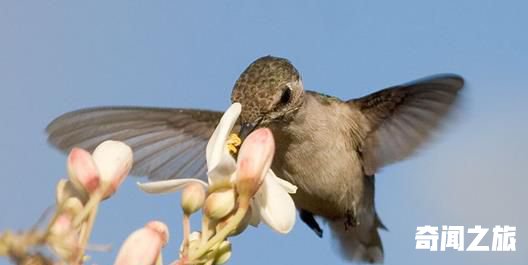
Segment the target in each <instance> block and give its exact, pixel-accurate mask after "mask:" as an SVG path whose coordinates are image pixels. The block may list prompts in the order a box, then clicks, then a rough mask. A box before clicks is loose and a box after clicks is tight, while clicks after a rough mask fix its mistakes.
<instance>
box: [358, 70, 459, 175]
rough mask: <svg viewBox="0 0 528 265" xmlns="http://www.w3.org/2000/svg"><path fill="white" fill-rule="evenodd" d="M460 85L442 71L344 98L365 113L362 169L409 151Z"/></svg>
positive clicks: (438, 121)
mask: <svg viewBox="0 0 528 265" xmlns="http://www.w3.org/2000/svg"><path fill="white" fill-rule="evenodd" d="M463 86H464V79H463V78H462V77H460V76H458V75H453V74H444V75H437V76H431V77H427V78H423V79H420V80H416V81H413V82H410V83H407V84H403V85H399V86H394V87H389V88H386V89H383V90H381V91H378V92H375V93H372V94H370V95H367V96H365V97H362V98H358V99H353V100H350V101H348V103H349V104H351V105H354V107H356V108H359V110H360V111H361V113H362V114H363V116H364V117H365V119H366V121H367V123H368V126H367V135H366V138H365V141H364V144H363V146H361V147H360V150H359V151H360V152H361V154H362V158H363V162H364V163H363V166H364V170H365V173H366V174H368V175H374V173H375V172H376V170H377V169H379V168H380V167H383V166H384V165H387V164H390V163H393V162H396V161H399V160H402V159H404V158H406V157H408V156H409V155H411V154H412V153H413V152H414V151H415V150H416V149H417V147H419V146H420V144H422V143H424V142H425V141H426V140H427V139H428V138H429V137H430V136H431V133H432V132H433V131H434V130H435V129H436V128H438V127H439V125H440V124H441V122H442V120H443V119H444V118H445V117H446V115H447V114H448V112H449V110H450V109H452V106H453V105H454V103H455V102H456V101H457V96H458V94H459V92H460V90H461V89H462V87H463Z"/></svg>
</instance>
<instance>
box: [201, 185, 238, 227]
mask: <svg viewBox="0 0 528 265" xmlns="http://www.w3.org/2000/svg"><path fill="white" fill-rule="evenodd" d="M234 208H235V190H234V189H220V190H217V191H214V192H213V193H211V194H209V196H207V199H205V206H204V213H205V214H206V215H207V216H208V217H209V218H211V219H213V220H219V219H222V218H224V217H226V216H227V215H228V214H229V213H230V212H231V211H233V209H234Z"/></svg>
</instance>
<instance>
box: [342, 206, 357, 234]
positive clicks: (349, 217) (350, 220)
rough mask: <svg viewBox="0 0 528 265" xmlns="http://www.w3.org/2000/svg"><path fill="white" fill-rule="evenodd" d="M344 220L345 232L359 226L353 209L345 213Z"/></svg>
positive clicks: (355, 211)
mask: <svg viewBox="0 0 528 265" xmlns="http://www.w3.org/2000/svg"><path fill="white" fill-rule="evenodd" d="M345 218H346V219H345V230H348V229H349V228H354V227H357V226H358V225H359V219H358V217H357V210H356V208H355V207H353V208H352V209H351V210H348V211H347V214H346V216H345Z"/></svg>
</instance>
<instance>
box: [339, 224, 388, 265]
mask: <svg viewBox="0 0 528 265" xmlns="http://www.w3.org/2000/svg"><path fill="white" fill-rule="evenodd" d="M329 226H330V229H331V230H332V233H333V235H334V239H336V241H337V243H338V244H339V248H340V252H341V255H342V256H343V258H345V259H347V260H350V261H362V262H367V263H383V246H382V244H381V238H380V236H379V233H378V227H379V228H384V226H383V224H382V223H381V222H380V221H379V219H378V217H377V216H375V220H373V221H371V222H362V223H360V224H359V225H358V226H357V227H350V226H348V227H347V226H345V221H344V220H336V221H330V222H329Z"/></svg>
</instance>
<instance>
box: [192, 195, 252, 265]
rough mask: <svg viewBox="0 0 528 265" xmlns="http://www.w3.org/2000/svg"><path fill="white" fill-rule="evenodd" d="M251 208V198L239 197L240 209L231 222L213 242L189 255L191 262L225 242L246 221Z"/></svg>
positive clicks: (213, 238) (217, 234)
mask: <svg viewBox="0 0 528 265" xmlns="http://www.w3.org/2000/svg"><path fill="white" fill-rule="evenodd" d="M248 207H249V198H247V197H239V207H238V209H237V211H236V212H235V215H233V217H232V219H231V222H229V223H228V224H226V226H224V227H223V228H222V229H221V230H220V231H218V232H217V233H216V234H215V235H214V236H213V237H212V238H211V240H209V241H207V243H206V244H205V245H200V248H199V249H198V250H197V251H195V252H194V253H191V255H189V260H191V261H194V260H196V259H198V258H200V257H202V256H203V255H204V254H205V253H206V252H207V251H209V250H210V249H211V248H212V247H214V246H215V245H216V244H218V243H220V242H222V241H224V240H225V239H226V237H227V236H228V235H229V233H231V232H232V231H233V230H235V229H236V228H237V227H238V224H240V222H241V221H242V220H243V219H244V216H246V213H247V211H248ZM191 263H192V262H191Z"/></svg>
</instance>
